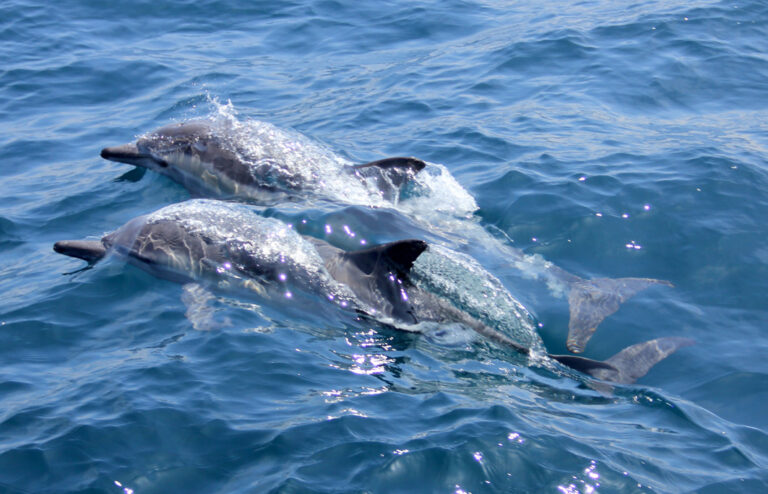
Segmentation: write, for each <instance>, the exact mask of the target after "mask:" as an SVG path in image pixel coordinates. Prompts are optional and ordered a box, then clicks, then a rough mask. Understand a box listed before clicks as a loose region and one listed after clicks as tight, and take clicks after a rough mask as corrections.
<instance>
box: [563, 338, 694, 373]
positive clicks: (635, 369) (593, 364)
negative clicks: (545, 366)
mask: <svg viewBox="0 0 768 494" xmlns="http://www.w3.org/2000/svg"><path fill="white" fill-rule="evenodd" d="M693 343H694V341H693V340H691V339H690V338H678V337H667V338H657V339H655V340H650V341H646V342H643V343H638V344H636V345H632V346H630V347H627V348H625V349H624V350H622V351H620V352H619V353H617V354H616V355H614V356H613V357H611V358H609V359H608V360H605V361H599V360H591V359H588V358H584V357H577V356H575V355H549V357H550V358H552V359H554V360H557V361H558V362H560V363H561V364H563V365H565V366H567V367H570V368H572V369H575V370H577V371H579V372H583V373H584V374H588V375H590V376H592V377H594V378H596V379H600V380H602V381H609V382H613V383H618V384H632V383H634V382H635V381H637V380H638V379H640V378H641V377H643V376H644V375H645V374H646V373H647V372H648V371H649V370H650V369H651V367H653V366H654V365H656V364H657V363H659V362H661V361H662V360H664V359H665V358H667V357H668V356H670V355H672V354H673V353H674V352H675V351H677V349H679V348H682V347H685V346H689V345H693Z"/></svg>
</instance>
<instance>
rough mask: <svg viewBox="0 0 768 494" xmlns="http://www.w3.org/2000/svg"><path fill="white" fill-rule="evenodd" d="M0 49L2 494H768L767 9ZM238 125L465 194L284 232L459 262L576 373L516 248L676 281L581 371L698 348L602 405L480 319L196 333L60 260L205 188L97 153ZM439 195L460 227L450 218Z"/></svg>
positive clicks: (6, 25) (122, 37) (113, 265)
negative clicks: (648, 353)
mask: <svg viewBox="0 0 768 494" xmlns="http://www.w3.org/2000/svg"><path fill="white" fill-rule="evenodd" d="M0 40H1V42H0V61H2V63H1V64H0V153H1V154H0V156H2V160H1V161H0V177H1V179H0V197H2V199H1V200H0V294H2V296H1V297H0V492H2V493H6V492H7V493H33V492H34V493H43V492H51V493H63V492H68V493H69V492H72V493H74V492H81V493H85V492H88V493H96V492H99V493H102V492H103V493H115V494H120V493H123V494H127V493H131V492H132V493H136V494H139V493H167V492H189V493H195V492H201V493H209V492H285V493H288V492H291V493H294V492H295V493H299V492H316V493H339V492H344V493H346V492H349V493H352V492H371V493H378V492H418V493H423V492H436V493H468V492H472V493H475V494H477V493H484V492H490V493H493V492H505V493H506V492H554V493H557V492H563V493H577V492H579V493H593V492H706V493H721V492H746V493H751V492H763V491H765V490H766V489H767V488H768V435H767V434H768V360H767V359H766V358H765V355H766V354H767V352H768V333H766V331H768V283H767V282H766V281H765V279H766V277H768V246H766V238H768V223H766V218H768V6H767V5H766V4H765V2H760V1H756V0H748V1H746V2H740V1H726V2H717V1H693V2H691V1H687V2H680V1H676V0H672V1H664V2H661V1H646V2H627V1H623V0H620V1H614V2H608V1H583V2H565V1H552V2H544V3H542V2H521V3H512V2H491V1H444V2H402V1H393V2H376V3H363V2H349V1H319V0H315V1H309V2H286V1H282V2H250V3H237V2H225V1H196V2H146V1H137V2H130V3H125V4H120V3H116V4H104V3H96V2H89V1H85V0H74V1H64V2H58V3H39V2H34V1H22V0H8V1H7V2H4V3H3V4H2V5H0ZM222 116H226V117H227V118H232V119H235V121H237V122H241V123H248V122H267V123H269V124H271V125H274V126H276V128H279V129H286V130H290V131H291V132H293V131H295V132H298V133H300V134H302V135H304V136H306V137H307V142H312V143H317V145H318V146H320V147H321V148H322V149H325V150H329V151H328V152H330V153H332V154H333V155H334V156H337V157H339V159H341V160H344V161H345V162H346V161H348V162H352V163H363V162H367V161H371V160H374V159H378V158H381V157H386V156H398V155H404V156H416V157H419V158H421V159H424V160H426V161H428V162H429V163H431V164H434V165H439V166H442V167H444V169H445V170H446V171H447V172H449V173H450V176H451V177H453V179H455V184H457V185H458V186H459V187H458V188H455V187H454V182H446V183H448V184H449V185H446V186H443V187H438V188H436V190H438V191H442V192H443V193H444V194H445V195H444V196H442V197H439V198H435V197H433V198H432V199H430V200H423V201H421V202H420V203H419V202H411V203H409V204H410V206H408V207H406V205H404V204H399V205H397V207H391V208H390V207H386V205H384V206H382V205H379V207H377V208H375V209H371V208H367V207H365V206H354V205H349V204H345V203H343V202H341V201H340V202H339V203H338V204H335V203H333V202H310V203H301V202H295V203H291V204H277V205H271V206H270V207H268V208H266V209H261V210H259V211H260V212H261V213H262V214H264V215H266V216H274V217H278V218H280V219H282V220H284V221H288V222H294V223H296V224H297V225H305V226H304V227H303V228H304V230H303V232H304V233H307V234H311V235H314V236H317V237H321V238H327V239H328V240H330V241H334V242H336V243H338V244H344V245H346V246H348V247H350V248H351V247H352V246H353V244H354V243H355V241H357V239H359V238H363V237H364V238H365V239H366V240H367V241H368V242H370V243H374V242H383V241H391V240H396V239H398V238H406V237H414V236H415V237H421V238H426V239H428V240H430V241H434V242H443V243H445V244H446V245H448V246H451V247H453V248H456V249H457V250H461V251H463V252H464V253H466V254H469V255H471V256H472V257H474V258H475V259H476V260H477V261H478V262H479V263H480V264H482V265H483V267H484V268H485V269H487V270H488V271H489V272H491V273H493V275H494V276H496V277H497V278H498V279H499V280H500V281H501V282H502V283H503V284H504V286H505V287H506V288H507V289H508V290H509V291H510V292H511V293H512V294H513V295H515V297H516V298H517V299H518V300H520V301H521V302H522V303H523V304H524V305H525V307H526V308H527V310H528V311H530V312H531V314H532V315H533V316H534V317H535V318H536V321H537V323H538V325H539V334H540V335H541V338H542V340H543V342H544V344H545V345H546V347H547V349H548V350H549V351H551V352H553V353H565V352H566V348H565V339H566V334H567V326H568V306H567V303H566V301H565V299H564V298H563V297H562V296H559V297H558V296H556V295H557V294H556V293H554V294H553V292H552V290H550V289H549V288H551V287H547V286H546V283H543V282H542V280H536V279H533V278H531V277H530V276H528V275H529V274H530V273H525V271H524V270H523V271H521V270H520V269H519V267H520V266H519V265H518V264H516V263H515V262H513V260H512V259H510V258H508V257H507V255H508V254H509V252H511V250H510V249H512V248H515V249H521V250H522V251H523V252H524V253H525V254H526V255H528V256H534V257H530V258H529V259H546V261H549V262H552V263H554V264H556V265H557V266H559V267H561V268H563V269H565V270H567V271H569V272H571V273H574V274H577V275H578V276H581V277H585V278H591V277H594V278H596V277H622V276H641V277H653V278H658V279H663V280H669V281H670V282H672V283H673V284H674V287H665V286H656V287H651V288H649V289H647V290H645V291H643V292H641V293H640V294H638V295H636V296H635V297H634V298H632V299H631V300H629V301H628V302H626V303H625V304H624V305H623V306H622V307H621V309H620V310H619V311H618V312H616V313H615V314H613V315H612V316H610V317H608V318H607V319H606V320H605V321H604V322H603V323H602V324H601V326H600V328H599V329H598V331H597V332H596V334H595V336H594V337H593V339H592V340H591V341H590V343H589V346H588V347H587V349H586V351H585V353H584V355H585V356H587V357H590V358H594V359H605V358H608V357H609V356H611V355H613V354H615V353H616V352H618V351H619V350H621V349H622V348H624V347H627V346H629V345H631V344H634V343H637V342H640V341H644V340H648V339H652V338H659V337H663V336H682V337H687V338H693V339H695V340H696V344H695V345H694V346H691V347H687V348H684V349H681V350H680V351H678V352H677V353H675V354H674V355H672V356H670V357H669V358H668V359H666V360H665V361H663V362H661V363H660V364H658V365H657V366H656V367H654V368H653V369H652V370H651V371H650V372H649V373H648V375H646V376H645V377H643V378H642V379H640V380H639V382H638V383H636V384H633V385H629V386H617V387H615V389H613V391H612V392H604V391H603V392H600V391H596V390H595V389H592V388H590V387H589V386H587V385H586V384H585V380H584V379H582V378H580V377H579V376H575V375H572V374H568V373H559V372H552V371H549V370H546V369H541V368H532V367H529V366H526V365H523V363H521V362H520V360H519V359H517V358H513V357H512V356H511V355H509V352H507V351H505V350H504V349H501V348H498V347H495V346H494V345H492V344H485V343H483V342H482V341H477V340H476V339H474V338H471V337H469V336H467V335H464V334H462V333H461V332H459V331H447V332H441V331H437V332H435V333H434V334H429V333H428V334H415V333H406V332H398V331H395V330H393V329H388V328H385V327H376V326H374V325H372V324H371V323H370V322H364V321H357V320H355V319H354V318H351V317H349V316H348V314H344V313H343V312H342V311H335V310H327V308H326V309H323V310H320V311H316V310H309V309H308V307H303V306H298V305H295V304H294V305H292V304H290V303H285V304H278V303H271V302H270V303H267V302H266V301H262V300H259V299H248V298H241V297H238V296H226V295H223V296H222V295H217V297H216V298H215V300H214V301H213V302H212V304H213V305H212V311H213V313H212V320H213V321H218V322H219V324H213V325H211V326H210V327H207V328H206V329H205V330H201V329H199V328H196V327H195V326H194V324H193V319H194V315H191V316H190V317H188V316H187V315H185V313H186V312H187V307H186V306H185V303H184V300H183V299H184V298H185V295H186V293H185V291H184V289H183V288H182V287H181V286H180V285H178V284H175V283H172V282H170V281H165V280H161V279H157V278H154V277H152V276H150V275H149V274H146V273H144V272H142V271H140V270H138V269H136V268H135V267H132V266H129V265H126V264H124V263H122V262H120V261H119V260H117V259H108V260H106V261H105V262H103V263H99V264H97V265H96V266H95V267H94V268H93V269H89V270H85V271H79V272H76V271H78V270H79V269H80V268H82V267H83V265H84V264H83V263H82V262H80V261H77V260H74V259H69V258H66V257H63V256H60V255H58V254H55V253H54V252H53V250H52V245H53V243H54V242H55V241H57V240H61V239H70V238H98V237H100V236H101V235H103V234H104V233H106V232H110V231H112V230H114V229H115V228H117V227H118V226H120V225H122V224H124V223H125V222H127V221H129V220H130V219H131V218H134V217H136V216H138V215H141V214H146V213H149V212H151V211H154V210H157V209H159V208H161V207H163V206H166V205H169V204H172V203H175V202H180V201H183V200H186V199H188V198H189V197H190V194H189V193H188V192H187V191H186V190H185V189H184V188H183V187H181V186H180V185H179V184H176V183H174V182H173V181H171V180H169V179H168V178H165V177H162V176H159V175H157V174H155V173H152V172H147V173H141V172H139V171H137V170H135V169H133V167H131V166H128V165H123V164H119V163H112V162H108V161H105V160H103V159H101V158H100V157H99V151H100V149H101V148H103V147H105V146H109V145H114V144H119V143H123V142H128V141H131V140H133V139H134V138H135V136H136V135H139V134H142V133H144V132H147V131H149V130H152V129H154V128H156V127H159V126H162V125H165V124H168V123H171V122H176V121H184V120H188V119H192V118H214V119H215V118H221V117H222ZM461 191H463V192H465V193H466V195H462V192H461ZM468 197H469V199H468ZM438 199H439V200H438ZM472 199H473V200H474V204H472ZM441 201H442V202H441ZM446 202H447V203H449V204H456V205H457V206H461V207H462V208H464V209H466V208H465V206H467V205H469V206H472V207H470V208H469V209H470V211H469V212H468V213H467V214H468V215H469V216H470V217H466V215H464V216H461V215H459V216H461V217H460V218H458V219H459V220H461V221H458V220H457V221H456V222H453V223H452V222H451V221H448V220H445V221H443V220H441V221H442V222H437V221H436V220H435V212H436V211H437V212H440V211H441V208H440V204H444V203H446ZM474 205H476V206H477V209H476V210H475V211H472V209H473V207H474ZM440 218H443V219H445V218H452V217H451V216H450V215H449V214H444V215H442V216H440ZM304 220H306V223H302V221H304ZM438 223H439V224H438ZM326 225H329V226H332V227H333V228H332V229H331V230H332V231H331V233H328V230H327V229H326ZM343 225H347V226H348V227H349V230H350V231H351V232H354V233H355V234H356V235H357V236H356V237H354V239H355V241H351V240H350V237H351V235H350V234H349V232H347V231H345V230H344V229H343ZM345 242H346V244H345ZM538 256H541V257H540V258H539V257H538ZM542 262H543V261H542ZM467 286H468V288H467V290H466V291H468V292H471V286H472V285H471V283H468V285H467Z"/></svg>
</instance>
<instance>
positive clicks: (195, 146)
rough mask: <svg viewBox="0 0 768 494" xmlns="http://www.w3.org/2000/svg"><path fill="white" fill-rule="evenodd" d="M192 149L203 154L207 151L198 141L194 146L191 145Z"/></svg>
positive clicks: (203, 144) (206, 147) (202, 143)
mask: <svg viewBox="0 0 768 494" xmlns="http://www.w3.org/2000/svg"><path fill="white" fill-rule="evenodd" d="M192 147H193V148H194V150H195V151H197V152H199V153H204V152H206V151H207V150H208V146H206V144H205V143H204V142H200V141H195V142H194V144H192Z"/></svg>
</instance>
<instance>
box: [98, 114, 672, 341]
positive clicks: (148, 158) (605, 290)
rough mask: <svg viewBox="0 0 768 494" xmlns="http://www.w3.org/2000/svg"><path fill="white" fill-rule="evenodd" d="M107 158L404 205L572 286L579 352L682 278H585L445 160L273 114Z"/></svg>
mask: <svg viewBox="0 0 768 494" xmlns="http://www.w3.org/2000/svg"><path fill="white" fill-rule="evenodd" d="M101 156H102V157H103V158H106V159H109V160H112V161H118V162H121V163H128V164H131V165H136V166H141V167H145V168H149V169H151V170H155V171H157V172H159V173H161V174H164V175H167V176H169V177H170V178H172V179H173V180H175V181H177V182H179V183H181V184H182V185H184V186H185V187H186V188H187V189H188V190H189V191H190V192H192V193H193V194H196V195H199V196H201V197H215V198H237V199H243V200H247V201H250V202H254V203H257V204H261V205H272V204H275V203H277V202H278V201H281V200H299V199H307V198H315V199H328V200H332V201H335V202H342V203H346V204H356V205H363V206H379V207H381V206H386V207H394V208H396V209H397V210H399V211H402V212H405V213H406V214H407V215H408V216H410V217H412V218H414V219H415V220H416V221H417V222H419V223H422V224H423V225H425V226H426V227H428V228H429V229H430V230H432V231H435V230H437V231H438V232H439V233H440V235H442V236H444V237H445V238H449V239H457V240H458V242H459V243H461V244H478V245H482V246H483V248H484V249H485V250H486V251H491V252H492V251H495V252H496V253H497V254H498V255H499V256H500V257H501V258H503V259H506V260H507V266H511V267H514V268H516V269H518V270H520V271H521V272H522V273H523V274H524V276H527V277H534V278H537V279H541V280H543V281H545V282H546V284H547V286H548V287H549V288H550V290H551V291H552V292H553V293H554V294H555V295H557V296H560V295H561V294H567V297H568V305H569V310H570V320H569V323H568V340H567V347H568V349H569V350H570V351H571V352H574V353H580V352H582V351H584V348H585V346H586V344H587V342H588V341H589V339H590V338H591V337H592V334H593V333H594V332H595V330H596V329H597V326H598V325H599V324H600V323H601V322H602V321H603V320H604V319H605V318H606V317H608V316H610V315H611V314H613V313H614V312H616V311H617V310H618V309H619V306H620V305H621V303H623V302H625V301H626V300H627V299H629V298H630V297H632V296H633V295H635V294H636V293H637V292H639V291H641V290H643V289H645V288H647V287H649V286H651V285H667V286H672V284H671V283H669V282H668V281H663V280H656V279H651V278H618V279H613V278H598V279H591V280H588V279H583V278H580V277H579V276H576V275H574V274H571V273H569V272H566V271H565V270H563V269H560V268H558V267H557V266H555V265H553V264H552V263H550V262H548V261H546V260H544V259H543V258H542V257H541V256H539V255H526V254H525V253H524V252H523V251H521V250H520V249H516V248H514V247H511V246H510V245H508V244H507V243H505V242H502V241H500V240H499V239H498V238H496V237H495V236H494V235H491V234H490V233H489V232H488V231H487V230H485V229H484V228H483V227H482V225H480V224H479V223H478V222H477V220H476V219H475V218H473V217H472V215H473V213H474V211H475V210H476V209H477V204H476V203H475V202H474V199H472V197H471V196H470V195H469V194H468V193H467V192H466V191H465V190H464V189H462V188H461V186H460V185H458V183H457V182H456V181H455V180H454V179H453V177H451V176H450V173H449V172H448V171H447V170H446V169H445V168H444V167H441V166H440V165H430V166H429V167H427V168H426V170H424V171H422V169H424V168H425V163H424V162H423V161H421V160H418V159H416V158H388V159H384V160H379V161H374V162H372V163H368V164H365V165H352V164H351V163H350V162H348V161H347V160H345V159H344V158H342V157H340V156H338V155H336V154H335V153H333V152H330V151H329V150H327V149H325V148H323V147H322V146H319V145H317V144H316V143H313V142H312V141H311V140H309V139H308V138H306V137H304V136H302V135H300V134H295V133H291V132H288V131H284V130H282V129H279V128H277V127H275V126H273V125H271V124H267V123H264V122H250V123H249V125H244V124H237V125H234V126H233V124H232V123H230V124H228V125H221V124H214V123H213V122H208V121H190V122H186V123H178V124H172V125H168V126H166V127H162V128H160V129H158V130H155V131H152V132H150V133H148V134H146V135H144V136H141V137H140V138H139V139H138V140H137V141H136V142H135V143H131V144H125V145H122V146H115V147H108V148H105V149H103V150H102V152H101ZM432 174H434V175H432ZM408 186H411V187H410V188H412V189H415V190H416V194H417V196H418V194H419V193H423V194H428V195H429V196H430V199H434V200H431V201H426V202H425V201H419V200H418V198H417V199H416V200H413V199H411V200H401V198H400V191H401V189H403V188H408ZM411 192H413V191H411ZM438 197H439V198H438Z"/></svg>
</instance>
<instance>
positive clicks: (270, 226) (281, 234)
mask: <svg viewBox="0 0 768 494" xmlns="http://www.w3.org/2000/svg"><path fill="white" fill-rule="evenodd" d="M54 250H55V251H56V252H59V253H61V254H65V255H68V256H72V257H77V258H80V259H83V260H85V261H88V262H89V263H95V262H97V261H98V260H100V259H101V258H103V257H104V256H106V255H107V254H108V253H110V252H114V253H116V254H118V255H120V256H122V257H124V258H126V259H127V260H128V261H129V262H130V263H132V264H134V265H136V266H138V267H139V268H141V269H144V270H146V271H148V272H150V273H152V274H154V275H156V276H159V277H162V278H166V279H170V280H173V281H176V282H180V283H209V284H214V285H218V286H227V287H229V288H233V287H238V288H241V289H244V290H246V291H249V292H255V293H256V294H258V295H259V296H262V297H275V296H277V297H281V298H283V299H284V300H285V299H290V298H293V293H294V292H296V291H300V292H301V293H314V294H319V295H321V296H322V297H323V298H325V299H328V301H329V303H334V304H337V305H338V306H340V307H342V308H343V309H345V310H354V311H357V313H358V314H361V315H364V316H365V317H369V318H372V319H375V320H377V321H379V322H382V323H384V324H388V325H391V326H394V327H398V328H401V329H413V328H415V327H417V326H418V325H419V324H421V323H429V322H432V323H439V324H444V323H457V324H460V325H462V326H464V327H467V328H470V329H472V330H474V331H476V332H477V333H478V334H480V335H482V336H484V337H486V338H488V339H489V340H491V341H494V342H496V343H498V344H501V345H503V346H504V347H507V348H510V349H512V350H514V351H516V352H518V353H520V354H523V355H530V356H532V357H533V356H536V355H541V356H542V357H543V356H547V357H549V358H550V359H552V360H556V361H558V362H560V363H561V364H564V365H566V366H568V367H570V368H572V369H575V370H578V371H581V372H583V373H586V374H588V375H590V376H593V377H596V378H598V379H600V380H604V381H610V382H615V383H625V384H629V383H632V382H635V380H636V379H638V378H639V377H642V376H643V375H645V373H646V372H647V371H648V370H649V369H650V368H651V367H652V366H653V365H654V364H656V363H657V362H659V361H660V360H662V359H664V358H665V357H667V356H668V355H669V354H671V353H672V352H674V351H675V350H677V349H678V348H680V347H681V346H685V345H688V344H690V340H687V339H685V338H674V337H667V338H659V339H656V340H651V341H647V342H644V343H640V344H636V345H633V346H631V347H629V348H626V349H624V350H623V351H621V352H619V353H618V354H617V355H615V356H614V357H611V358H610V359H608V360H607V361H605V362H600V361H595V360H591V359H587V358H582V357H577V356H571V355H550V354H546V353H544V352H541V353H538V352H537V351H538V350H540V349H543V343H542V342H541V339H540V338H539V336H538V334H537V333H536V332H535V325H534V324H533V322H532V321H531V320H530V318H529V316H528V313H527V311H526V310H525V308H524V307H522V305H521V304H519V302H517V301H516V300H515V299H514V298H513V297H512V295H511V294H509V293H508V292H506V291H505V290H503V288H502V289H501V290H499V289H498V287H500V286H501V284H500V283H498V285H496V286H497V288H496V289H495V290H496V291H497V292H499V295H500V297H501V299H502V300H507V301H510V306H509V307H507V308H506V309H507V310H508V311H510V312H511V313H512V314H513V315H514V317H513V318H512V319H513V324H512V327H508V329H511V330H512V331H511V333H512V335H511V336H510V335H508V334H506V333H504V332H501V331H500V330H498V329H496V328H495V327H493V324H492V323H493V322H494V321H495V320H497V318H498V317H499V316H497V315H495V314H488V313H486V314H483V313H478V314H472V313H469V312H468V311H467V310H463V308H461V307H460V304H456V303H454V302H452V301H451V300H448V299H446V298H444V297H443V296H442V294H441V293H439V292H440V290H439V289H435V287H436V286H438V285H439V284H440V277H439V276H440V275H439V273H438V275H437V276H436V277H433V276H432V275H433V273H430V261H427V262H425V263H424V264H423V265H421V259H422V258H423V257H429V256H427V253H429V252H430V250H432V249H431V248H430V246H429V245H428V244H427V243H426V242H423V241H421V240H405V241H399V242H393V243H388V244H383V245H377V246H374V247H370V248H366V249H363V250H358V251H351V252H346V251H343V250H341V249H338V248H336V247H334V246H332V245H330V244H328V243H326V242H324V241H322V240H319V239H315V238H311V237H303V236H301V235H299V234H298V233H297V232H296V231H295V230H293V229H292V228H290V227H289V226H288V225H286V224H284V223H282V222H280V221H279V220H276V219H272V218H264V217H261V216H259V215H257V214H255V213H253V212H252V211H250V210H248V209H247V208H246V207H245V206H243V205H238V204H231V203H226V202H220V201H213V200H202V199H199V200H192V201H187V202H185V203H181V204H175V205H172V206H168V207H165V208H162V209H160V210H158V211H156V212H154V213H151V214H149V215H146V216H141V217H138V218H135V219H133V220H131V221H129V222H128V223H126V224H125V225H123V226H122V227H120V228H118V229H117V230H116V231H114V232H112V233H109V234H107V235H105V236H104V237H103V238H102V239H101V240H98V241H93V240H65V241H59V242H56V244H55V245H54ZM438 250H439V248H438ZM443 261H444V260H441V258H440V253H439V252H438V253H437V261H435V259H433V260H432V261H431V262H438V263H441V262H443ZM468 272H473V273H474V275H475V276H480V277H482V278H484V279H485V280H486V281H488V282H490V283H491V284H493V283H494V282H496V283H497V282H498V280H495V278H494V277H493V276H492V275H490V273H487V272H481V271H478V269H477V268H474V269H472V270H470V271H468ZM431 277H432V278H433V279H430V278H431Z"/></svg>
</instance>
